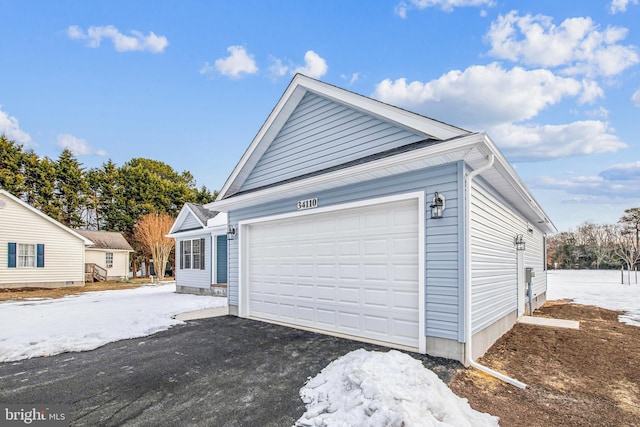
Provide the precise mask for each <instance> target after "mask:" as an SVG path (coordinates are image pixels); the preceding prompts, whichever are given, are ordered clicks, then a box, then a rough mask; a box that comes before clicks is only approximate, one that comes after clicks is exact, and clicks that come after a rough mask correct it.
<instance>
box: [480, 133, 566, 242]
mask: <svg viewBox="0 0 640 427" xmlns="http://www.w3.org/2000/svg"><path fill="white" fill-rule="evenodd" d="M483 136H484V144H485V145H486V146H487V148H488V150H489V153H493V154H494V155H495V159H496V163H497V164H499V166H500V167H499V168H496V169H497V170H498V171H499V172H500V173H501V175H502V176H504V177H505V179H506V180H507V181H508V182H509V183H510V185H511V186H512V187H513V188H514V189H515V190H516V191H517V192H518V194H519V195H520V197H521V198H522V200H523V201H524V202H525V203H527V204H528V205H529V206H530V207H531V209H532V210H533V211H534V212H535V214H536V216H538V220H539V222H538V224H536V225H537V226H538V227H540V228H541V229H546V231H547V232H549V233H556V232H557V231H558V229H557V228H556V226H555V225H554V224H553V222H552V221H551V219H549V216H548V215H547V214H546V213H545V211H544V209H542V207H541V206H540V204H539V203H538V201H537V200H536V199H535V198H534V197H533V195H532V194H531V192H530V191H529V189H528V188H527V186H526V185H525V184H524V182H522V179H521V178H520V176H518V174H517V173H516V171H515V169H513V167H512V166H511V164H510V163H509V162H507V160H506V158H505V157H504V155H503V154H502V153H501V152H500V150H499V149H498V147H497V146H496V144H495V143H494V142H493V141H492V140H491V138H490V137H489V135H487V134H486V133H484V134H483ZM496 166H498V165H495V166H494V167H496Z"/></svg>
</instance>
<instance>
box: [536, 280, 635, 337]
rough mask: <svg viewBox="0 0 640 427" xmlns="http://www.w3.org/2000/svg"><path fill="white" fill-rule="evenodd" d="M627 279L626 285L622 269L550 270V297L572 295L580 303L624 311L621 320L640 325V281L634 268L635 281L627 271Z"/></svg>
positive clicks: (566, 297) (551, 298)
mask: <svg viewBox="0 0 640 427" xmlns="http://www.w3.org/2000/svg"><path fill="white" fill-rule="evenodd" d="M624 280H625V283H627V284H624V285H623V284H621V277H620V270H549V271H548V274H547V299H548V300H555V299H572V300H573V302H575V303H576V304H583V305H595V306H598V307H602V308H606V309H609V310H618V311H624V312H625V314H624V315H621V316H620V321H621V322H624V323H627V324H629V325H634V326H640V284H636V281H635V274H634V273H633V272H632V273H631V284H628V283H629V280H628V276H627V273H626V272H625V274H624ZM638 280H639V281H640V277H639V278H638Z"/></svg>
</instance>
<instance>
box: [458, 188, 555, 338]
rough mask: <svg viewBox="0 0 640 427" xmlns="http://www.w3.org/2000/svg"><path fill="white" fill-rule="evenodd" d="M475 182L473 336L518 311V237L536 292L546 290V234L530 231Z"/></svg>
mask: <svg viewBox="0 0 640 427" xmlns="http://www.w3.org/2000/svg"><path fill="white" fill-rule="evenodd" d="M480 182H481V179H477V181H474V182H473V184H472V186H473V188H472V197H471V222H470V226H471V290H472V297H471V300H472V319H473V325H472V333H474V334H475V333H477V332H480V331H481V330H483V329H485V328H486V327H488V326H490V325H491V324H493V323H494V322H496V321H497V320H499V319H501V318H503V317H504V316H506V315H508V314H510V313H512V312H514V311H515V310H516V309H517V304H518V302H517V298H518V294H517V291H518V289H517V287H518V264H517V259H518V258H517V251H516V248H515V246H514V238H515V236H516V235H517V234H522V235H523V237H524V238H525V242H526V250H525V255H524V260H525V267H534V269H535V270H536V272H538V271H539V272H540V274H539V275H538V274H537V275H536V279H535V289H534V291H535V290H538V291H539V290H541V289H545V288H546V279H545V276H544V274H543V271H542V270H540V268H541V267H542V257H543V247H542V242H543V235H542V234H541V233H540V232H539V231H538V230H534V232H533V234H529V232H528V222H527V221H526V220H525V219H524V218H523V217H522V215H520V214H519V213H518V212H517V211H516V210H515V209H513V208H512V207H511V206H509V205H508V204H507V203H506V202H505V201H504V200H502V199H501V197H500V196H499V195H497V194H496V193H495V192H494V191H493V190H492V189H490V188H488V187H487V186H485V185H484V184H483V183H480Z"/></svg>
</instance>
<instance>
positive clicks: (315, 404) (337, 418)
mask: <svg viewBox="0 0 640 427" xmlns="http://www.w3.org/2000/svg"><path fill="white" fill-rule="evenodd" d="M300 397H301V398H302V401H303V402H304V403H305V404H306V405H307V412H305V413H304V415H302V417H300V419H299V420H298V421H297V422H296V426H336V427H337V426H388V427H393V426H397V427H400V426H404V427H412V426H467V427H471V426H473V427H481V426H497V425H498V418H497V417H494V416H492V415H489V414H485V413H481V412H478V411H475V410H473V409H471V407H470V406H469V403H468V402H467V400H466V399H462V398H460V397H458V396H456V395H455V394H454V393H453V392H452V391H451V390H450V389H449V388H448V387H447V386H446V384H445V383H444V382H442V380H440V378H438V376H437V375H436V374H434V373H433V372H432V371H430V370H429V369H427V368H425V367H424V366H423V365H422V363H421V362H420V361H418V360H416V359H414V358H412V357H411V356H409V355H407V354H404V353H401V352H399V351H396V350H391V351H389V352H387V353H381V352H369V351H366V350H364V349H360V350H355V351H352V352H351V353H349V354H347V355H345V356H342V357H341V358H340V359H338V360H336V361H334V362H332V363H330V364H329V365H328V366H327V367H326V368H324V369H323V370H322V372H320V373H319V374H318V375H316V376H315V377H314V378H312V379H310V380H309V381H308V382H307V384H306V385H305V386H304V387H303V388H302V389H300Z"/></svg>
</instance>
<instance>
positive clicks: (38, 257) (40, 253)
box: [36, 243, 44, 268]
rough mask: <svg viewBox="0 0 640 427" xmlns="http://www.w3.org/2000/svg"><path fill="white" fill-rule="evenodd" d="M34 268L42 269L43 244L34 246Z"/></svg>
mask: <svg viewBox="0 0 640 427" xmlns="http://www.w3.org/2000/svg"><path fill="white" fill-rule="evenodd" d="M36 267H38V268H44V244H42V243H38V244H37V245H36Z"/></svg>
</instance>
